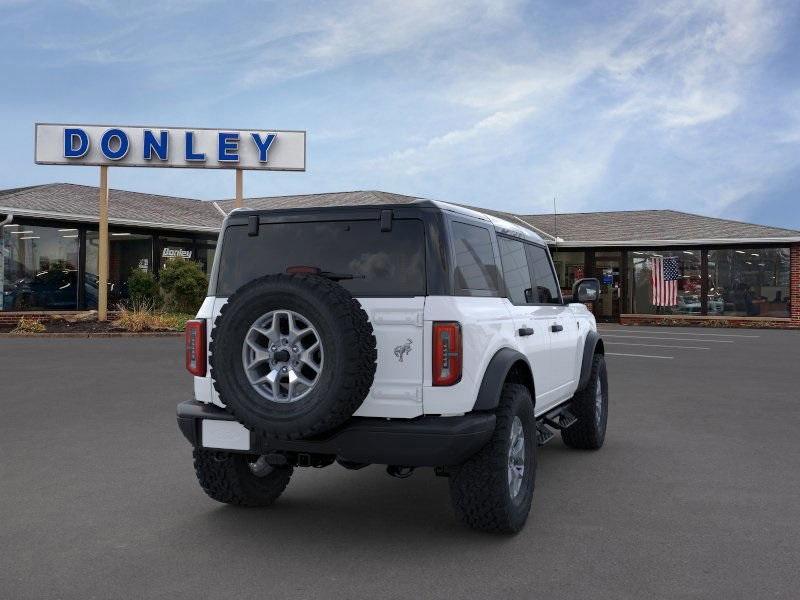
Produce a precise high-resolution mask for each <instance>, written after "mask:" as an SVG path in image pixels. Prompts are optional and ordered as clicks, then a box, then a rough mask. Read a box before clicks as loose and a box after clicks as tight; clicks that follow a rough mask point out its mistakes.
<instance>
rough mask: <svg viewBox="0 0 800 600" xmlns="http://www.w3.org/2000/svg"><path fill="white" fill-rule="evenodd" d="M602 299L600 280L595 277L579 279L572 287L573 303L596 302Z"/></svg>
mask: <svg viewBox="0 0 800 600" xmlns="http://www.w3.org/2000/svg"><path fill="white" fill-rule="evenodd" d="M599 297H600V280H599V279H595V278H593V277H590V278H586V279H579V280H578V281H576V282H575V284H574V285H573V286H572V301H573V302H596V301H597V299H598V298H599Z"/></svg>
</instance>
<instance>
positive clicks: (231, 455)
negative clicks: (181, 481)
mask: <svg viewBox="0 0 800 600" xmlns="http://www.w3.org/2000/svg"><path fill="white" fill-rule="evenodd" d="M257 459H258V457H257V456H248V455H246V454H237V453H235V452H219V451H215V450H208V449H203V448H196V449H195V451H194V471H195V474H196V475H197V480H198V481H199V482H200V486H201V487H202V488H203V491H204V492H205V493H206V494H208V496H209V497H211V498H213V499H214V500H216V501H217V502H223V503H225V504H236V505H239V506H269V505H270V504H272V503H273V502H275V500H277V499H278V496H280V495H281V494H282V493H283V490H285V489H286V486H287V485H288V484H289V479H290V478H291V477H292V467H274V468H272V469H271V470H269V472H268V473H266V474H263V475H261V476H259V475H256V474H255V473H254V472H253V469H252V468H251V467H250V465H251V463H253V462H255V461H256V460H257Z"/></svg>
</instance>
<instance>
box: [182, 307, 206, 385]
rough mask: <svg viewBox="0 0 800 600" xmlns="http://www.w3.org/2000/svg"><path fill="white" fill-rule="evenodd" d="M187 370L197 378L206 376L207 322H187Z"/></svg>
mask: <svg viewBox="0 0 800 600" xmlns="http://www.w3.org/2000/svg"><path fill="white" fill-rule="evenodd" d="M186 370H187V371H189V373H191V374H192V375H195V376H196V377H205V376H206V320H205V319H194V320H192V321H187V322H186Z"/></svg>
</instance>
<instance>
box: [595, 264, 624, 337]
mask: <svg viewBox="0 0 800 600" xmlns="http://www.w3.org/2000/svg"><path fill="white" fill-rule="evenodd" d="M621 266H622V252H621V251H619V250H615V251H597V252H595V255H594V272H595V277H597V278H598V279H599V280H600V298H599V299H598V301H597V303H596V304H595V307H594V316H595V318H596V319H597V320H598V321H604V322H617V321H619V313H620V310H619V309H620V302H621V299H622V298H623V297H624V294H623V290H622V277H621V273H620V271H621Z"/></svg>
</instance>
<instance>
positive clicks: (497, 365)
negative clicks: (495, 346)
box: [473, 348, 536, 410]
mask: <svg viewBox="0 0 800 600" xmlns="http://www.w3.org/2000/svg"><path fill="white" fill-rule="evenodd" d="M520 361H521V362H522V363H524V365H525V371H526V372H525V373H523V377H524V378H525V379H526V381H525V383H526V384H527V385H528V386H529V387H530V390H531V397H532V398H534V402H536V400H535V398H536V396H534V393H533V369H531V364H530V362H529V361H528V358H527V357H526V356H525V355H524V354H522V353H521V352H517V351H516V350H512V349H511V348H501V349H500V350H498V351H497V352H496V353H495V355H494V356H493V357H492V359H491V360H490V361H489V365H488V366H487V367H486V371H485V372H484V374H483V380H482V381H481V387H480V388H479V389H478V397H477V398H476V399H475V406H474V408H473V410H494V409H495V408H497V404H498V403H499V402H500V393H501V391H502V389H503V384H504V383H505V381H506V378H507V377H508V375H509V373H510V371H511V370H512V369H513V368H514V366H515V365H517V364H518V363H519V362H520Z"/></svg>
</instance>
